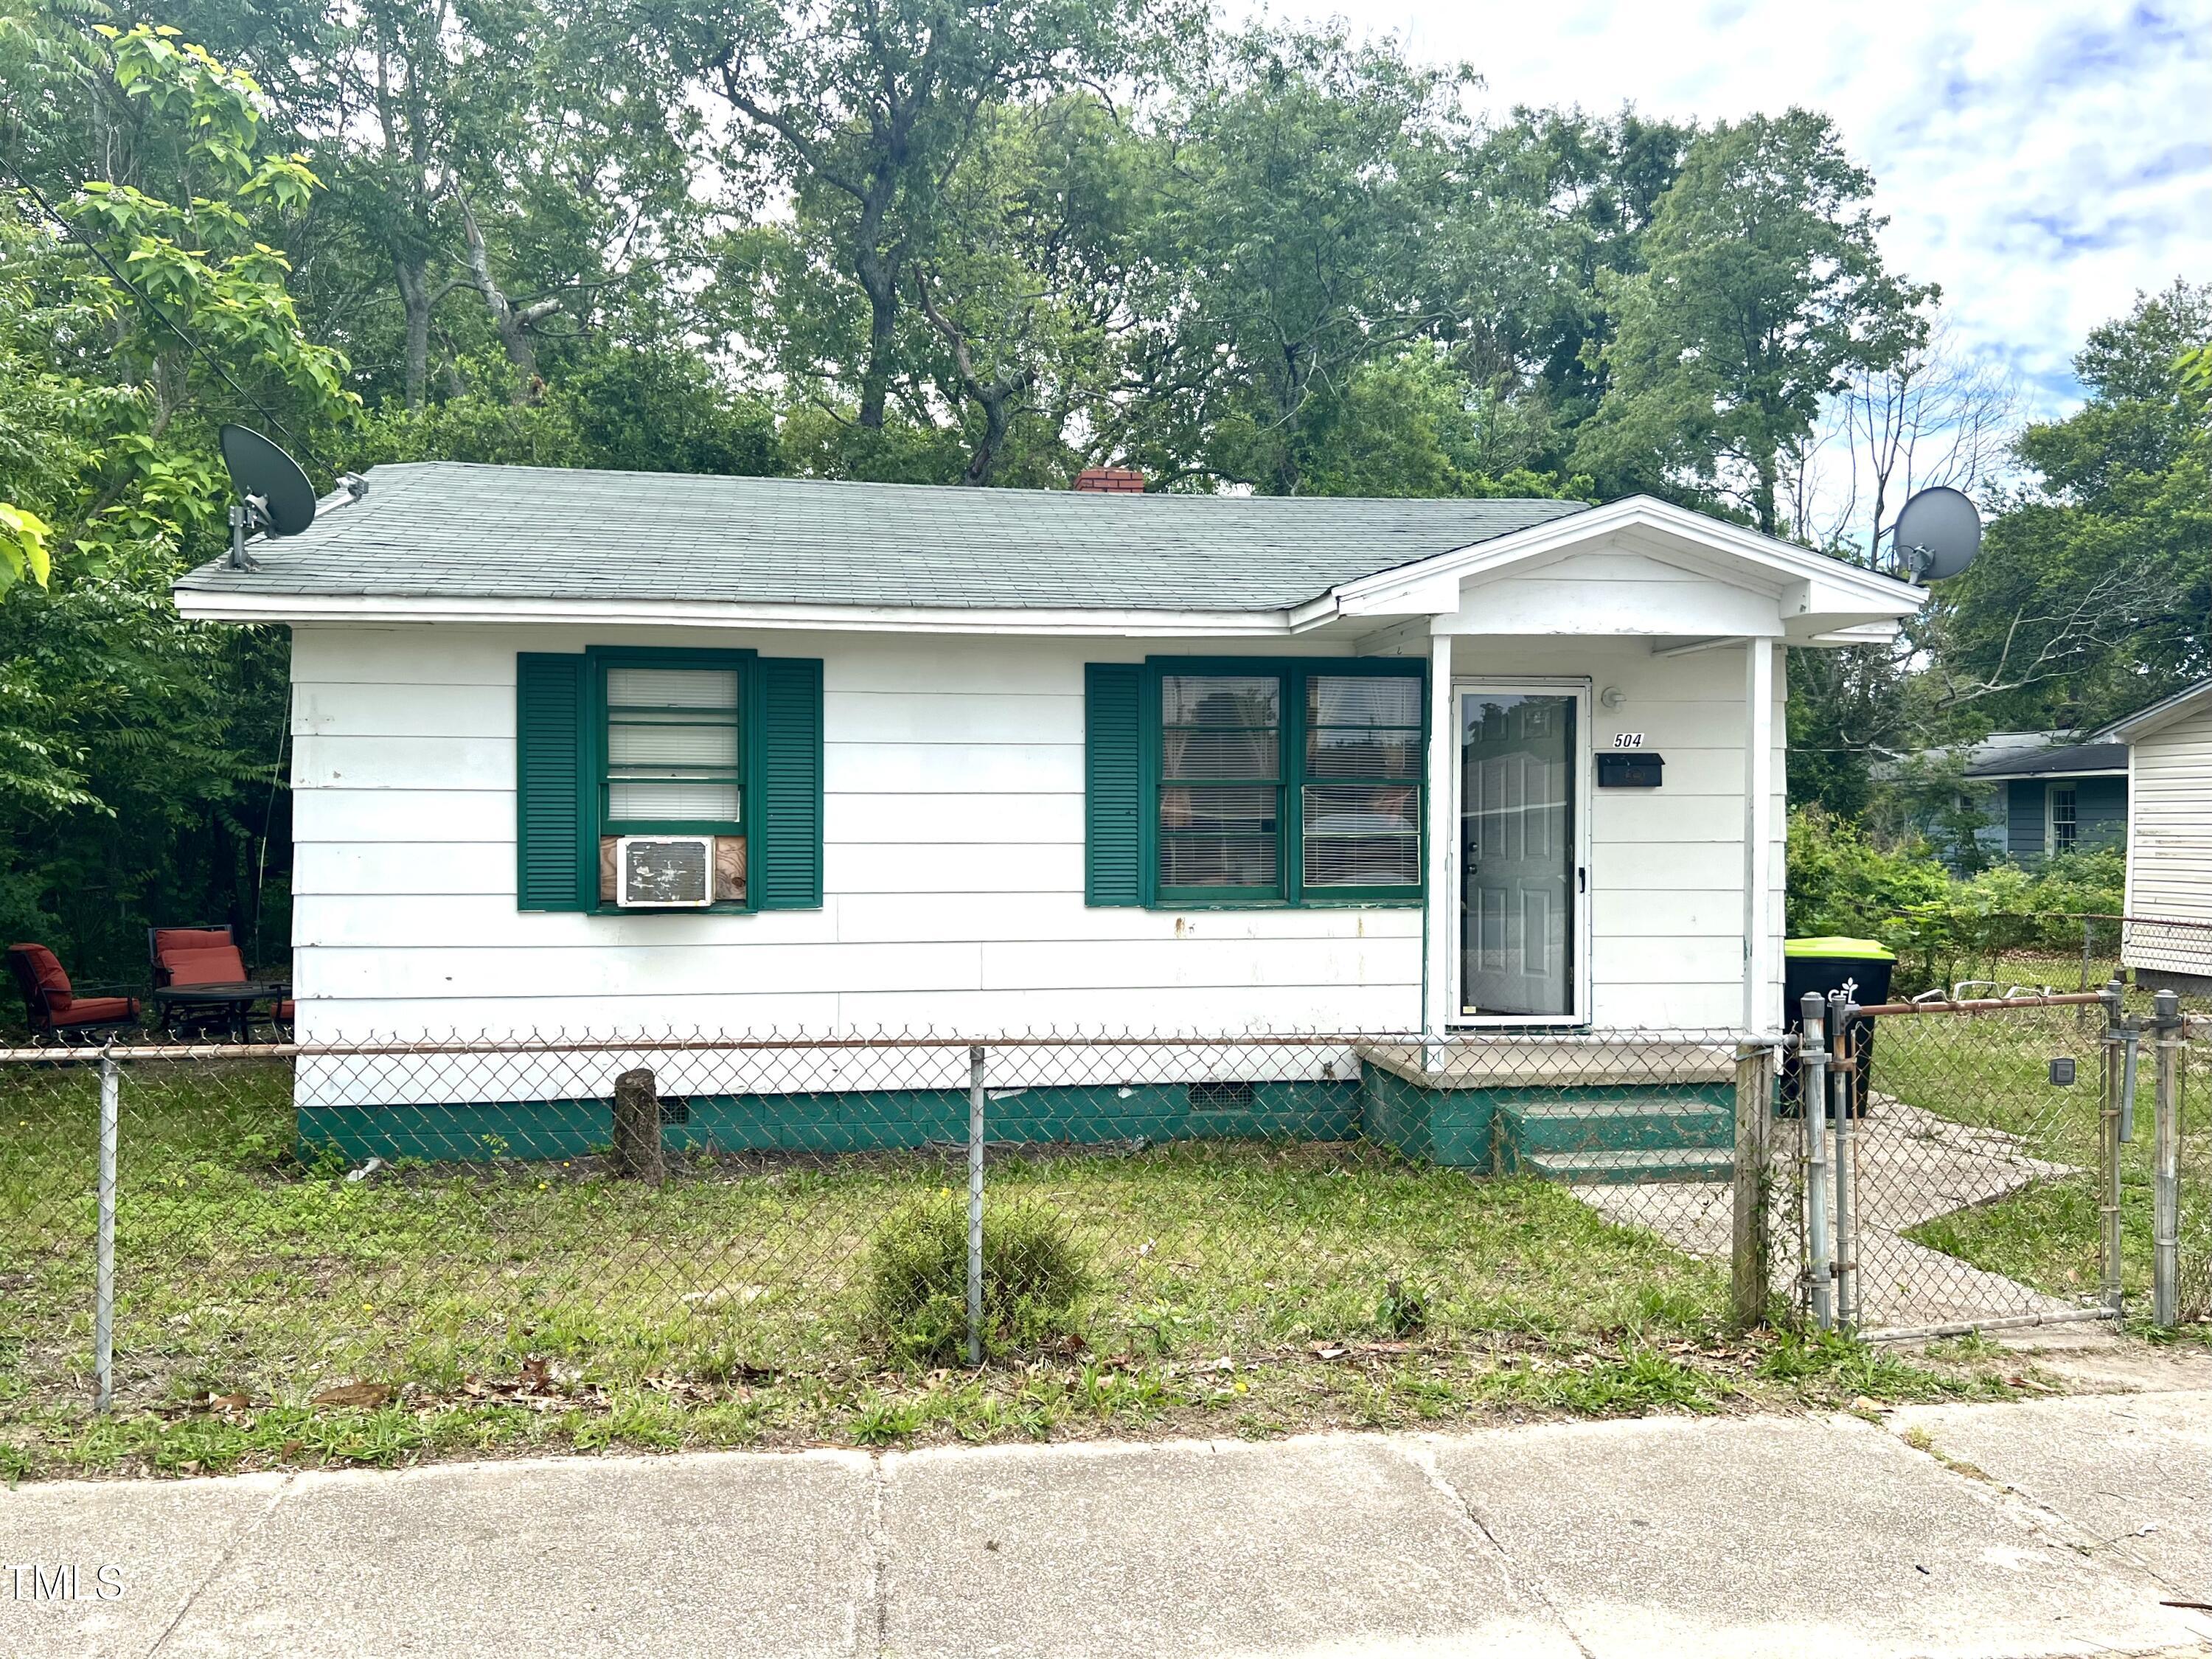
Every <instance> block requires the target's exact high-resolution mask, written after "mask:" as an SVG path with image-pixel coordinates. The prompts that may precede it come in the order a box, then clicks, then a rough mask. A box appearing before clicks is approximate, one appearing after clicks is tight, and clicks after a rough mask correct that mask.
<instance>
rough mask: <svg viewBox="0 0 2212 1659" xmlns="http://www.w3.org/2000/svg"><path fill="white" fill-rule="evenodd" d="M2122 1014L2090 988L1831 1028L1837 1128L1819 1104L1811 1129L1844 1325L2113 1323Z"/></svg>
mask: <svg viewBox="0 0 2212 1659" xmlns="http://www.w3.org/2000/svg"><path fill="white" fill-rule="evenodd" d="M2106 1018H2107V1013H2106V1006H2105V1005H2104V1004H2103V1003H2102V1002H2101V1001H2100V999H2099V998H2098V997H2097V996H2096V995H2095V994H2087V995H2083V994H2078V993H2077V994H2056V995H2050V996H2043V995H2030V996H2020V995H2015V996H2014V997H2013V998H2011V999H2010V1000H1980V1001H1966V1002H1923V1003H1918V1004H1902V1005H1899V1004H1892V1005H1887V1006H1885V1008H1884V1009H1882V1010H1880V1011H1876V1012H1864V1011H1857V1014H1856V1017H1855V1018H1833V1019H1832V1020H1831V1021H1830V1023H1829V1030H1832V1031H1837V1032H1839V1033H1840V1036H1838V1037H1836V1038H1835V1039H1834V1042H1833V1046H1832V1051H1831V1054H1830V1057H1829V1060H1828V1068H1829V1070H1830V1072H1831V1073H1832V1076H1833V1079H1834V1083H1833V1085H1832V1089H1831V1093H1832V1103H1831V1108H1830V1110H1829V1112H1828V1114H1827V1115H1826V1118H1827V1121H1826V1130H1825V1133H1823V1131H1822V1129H1821V1127H1820V1122H1819V1121H1818V1119H1819V1117H1820V1114H1818V1113H1817V1112H1816V1113H1815V1114H1814V1116H1813V1117H1810V1118H1802V1119H1801V1120H1800V1126H1801V1131H1802V1134H1803V1136H1804V1137H1805V1139H1807V1140H1808V1142H1810V1141H1812V1140H1815V1139H1824V1140H1825V1142H1826V1146H1824V1147H1823V1148H1822V1149H1821V1152H1820V1156H1819V1158H1818V1160H1817V1163H1816V1162H1815V1161H1814V1159H1813V1158H1811V1157H1810V1156H1809V1155H1808V1159H1807V1167H1808V1171H1812V1172H1814V1173H1815V1174H1816V1175H1817V1177H1818V1178H1819V1179H1820V1180H1821V1181H1823V1182H1826V1183H1827V1186H1828V1188H1829V1191H1830V1193H1831V1194H1832V1198H1831V1200H1830V1202H1829V1204H1828V1206H1827V1208H1828V1212H1829V1218H1830V1223H1831V1225H1832V1233H1833V1240H1834V1243H1833V1245H1832V1250H1831V1253H1830V1254H1831V1255H1832V1261H1833V1265H1834V1270H1835V1271H1834V1279H1835V1284H1834V1288H1835V1291H1836V1306H1835V1309H1834V1318H1835V1320H1836V1322H1838V1323H1842V1324H1844V1325H1847V1326H1849V1327H1850V1328H1856V1329H1858V1330H1861V1331H1863V1332H1867V1333H1870V1334H1871V1333H1881V1332H1888V1333H1895V1334H1904V1333H1934V1332H1941V1331H1945V1330H1949V1329H1954V1328H1968V1327H1978V1328H1992V1327H1997V1328H2002V1327H2004V1326H2014V1325H2018V1326H2025V1325H2032V1324H2037V1323H2045V1322H2064V1321H2068V1320H2072V1319H2079V1318H2085V1317H2105V1316H2108V1315H2109V1312H2110V1308H2111V1304H2110V1301H2109V1298H2108V1296H2107V1286H2106V1269H2105V1254H2104V1252H2105V1240H2106V1233H2105V1216H2106V1201H2107V1197H2108V1190H2109V1185H2110V1182H2109V1169H2110V1164H2111V1158H2110V1152H2109V1148H2108V1146H2107V1144H2106V1143H2107V1133H2108V1128H2109V1126H2108V1123H2107V1105H2108V1098H2109V1097H2108V1091H2107V1090H2106V1087H2105V1086H2104V1079H2105V1076H2106V1070H2105V1068H2106V1052H2107V1046H2106V1040H2105V1033H2106ZM1787 1092H1788V1091H1787V1089H1786V1086H1785V1094H1786V1093H1787ZM1814 1098H1815V1099H1816V1100H1817V1098H1818V1097H1817V1094H1816V1095H1815V1097H1814ZM2145 1121H2146V1124H2148V1115H2146V1120H2145ZM1808 1178H1812V1176H1810V1175H1808ZM1813 1254H1817V1252H1816V1251H1815V1252H1813Z"/></svg>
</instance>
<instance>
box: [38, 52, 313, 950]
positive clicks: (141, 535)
mask: <svg viewBox="0 0 2212 1659" xmlns="http://www.w3.org/2000/svg"><path fill="white" fill-rule="evenodd" d="M0 70H4V73H5V74H6V76H7V78H8V86H9V92H10V94H11V95H10V97H9V100H8V106H9V112H10V115H11V118H13V119H16V120H20V121H21V122H22V124H23V125H21V127H19V128H17V130H16V131H15V132H14V133H11V134H10V135H9V145H8V151H9V155H10V156H11V158H12V157H15V156H18V155H21V156H26V157H30V156H35V157H36V158H37V162H36V167H37V171H38V173H39V174H40V180H39V182H38V184H37V186H36V187H37V190H38V193H39V195H40V196H41V197H46V201H47V202H48V203H50V204H52V208H53V209H54V210H55V214H58V216H59V222H57V218H56V216H55V214H50V213H49V212H48V211H47V210H46V208H45V207H43V206H41V205H40V203H39V201H38V200H36V199H35V198H33V197H32V196H31V194H30V193H29V192H28V191H25V192H22V193H19V194H15V195H14V196H11V197H10V198H9V201H8V203H7V204H6V212H5V217H4V219H0V272H4V276H0V501H8V502H10V503H13V504H14V506H15V510H16V512H17V513H23V512H26V511H27V512H28V513H32V514H34V515H35V516H36V517H37V518H38V520H40V521H41V522H42V523H43V524H45V525H46V526H50V527H51V528H50V531H49V533H48V538H47V540H48V544H49V546H50V548H51V549H52V550H53V552H54V554H55V558H54V562H53V566H52V569H51V571H50V572H41V571H40V570H38V569H37V568H33V566H32V565H31V564H30V562H29V561H27V560H26V561H25V574H28V575H30V576H31V577H33V580H21V581H17V582H15V583H14V584H13V585H12V586H10V585H9V584H8V583H7V582H6V581H5V580H4V575H5V574H6V571H5V568H4V566H0V589H4V590H5V591H0V847H4V848H6V849H7V856H6V858H5V859H4V860H0V926H4V927H6V928H7V929H8V931H9V933H12V934H15V936H18V937H45V938H47V939H52V940H53V941H54V942H56V943H57V944H58V945H62V946H63V947H64V949H66V950H69V951H71V952H72V954H73V955H74V956H75V958H76V961H77V962H78V963H82V964H84V965H86V966H88V967H105V968H107V969H113V968H116V967H118V966H120V965H122V964H123V963H125V962H127V961H128V960H129V957H130V953H131V929H132V925H133V924H134V922H138V923H143V919H144V917H145V916H146V915H147V914H148V912H149V908H154V907H160V908H163V909H166V910H167V911H168V912H169V913H170V914H190V915H210V914H215V915H221V914H223V913H225V912H228V913H229V914H231V915H233V916H234V918H235V919H237V920H239V921H243V922H247V923H251V922H252V921H254V920H255V919H257V918H258V911H259V895H260V892H261V888H262V884H261V882H260V880H259V872H258V869H257V868H256V865H255V861H254V859H253V856H252V853H253V848H254V847H255V845H256V843H257V842H261V841H264V840H265V839H266V838H267V837H268V836H270V834H271V832H272V830H273V831H274V832H275V833H276V834H277V835H280V836H281V834H282V830H283V823H282V819H281V816H280V814H279V808H278V806H277V805H276V795H275V793H274V791H275V779H274V777H273V775H272V763H274V762H275V760H276V753H277V747H278V744H280V743H281V741H282V733H283V710H284V702H283V680H284V676H283V664H282V656H281V653H282V649H283V640H282V636H281V635H275V636H271V635H266V634H264V633H263V632H261V631H260V630H235V629H213V628H209V627H205V626H197V625H193V624H189V623H184V622H181V621H180V620H179V618H178V617H177V615H176V612H175V610H174V608H173V606H172V605H171V604H170V602H169V598H168V585H169V582H170V580H172V578H173V577H174V575H175V574H177V572H178V570H179V568H180V567H181V565H182V564H183V563H184V562H186V561H188V560H191V559H193V558H197V557H204V556H207V555H209V554H210V553H212V552H213V551H214V550H216V548H217V547H219V546H220V544H221V538H222V524H223V510H222V508H223V501H224V499H225V497H226V496H227V495H228V484H227V483H226V482H225V481H224V478H223V474H222V465H221V463H220V461H219V460H218V459H216V450H215V441H214V440H215V428H216V426H217V425H218V423H220V422H222V421H225V420H228V419H234V418H246V419H252V420H255V421H257V422H267V421H268V420H269V419H270V417H274V419H275V420H276V421H279V422H283V428H284V430H285V431H286V432H287V433H290V434H296V435H300V437H301V441H302V442H303V443H306V444H314V445H319V446H320V447H328V441H329V440H330V439H331V437H332V436H334V435H336V434H337V430H338V428H340V427H341V425H342V424H343V422H347V421H349V419H350V417H351V413H352V407H353V399H352V398H351V395H350V394H349V393H348V392H345V391H344V390H343V376H344V374H345V368H346V365H345V362H344V360H343V358H342V357H340V356H338V355H337V353H335V352H333V351H331V350H330V349H327V348H325V347H324V346H321V345H319V344H318V343H314V342H313V341H310V340H309V339H307V337H306V335H305V331H304V330H303V328H302V326H301V321H300V319H299V317H298V314H297V313H296V311H295V307H293V304H292V301H291V297H290V295H289V292H288V291H287V280H288V277H289V270H288V269H287V264H286V261H285V260H284V258H283V256H282V255H281V254H279V253H277V252H275V251H274V248H275V245H276V244H277V243H279V242H281V241H282V240H283V239H284V234H285V232H286V229H287V228H288V227H289V226H291V225H293V224H295V223H296V222H297V221H298V220H299V219H300V217H301V216H302V215H303V214H304V212H305V211H306V210H307V204H308V202H309V200H310V198H311V196H312V193H313V191H314V190H315V187H316V186H315V180H314V179H313V175H312V173H310V172H309V171H308V170H307V168H306V167H304V166H302V165H301V163H300V162H299V161H296V160H295V159H294V158H293V157H292V156H291V155H289V154H287V153H285V152H284V151H283V150H282V149H278V148H276V147H275V146H273V145H271V144H270V142H269V135H268V133H267V131H266V128H265V125H264V120H263V116H262V109H261V102H260V99H259V96H258V90H257V88H255V87H254V85H253V83H252V82H251V81H250V80H248V79H247V78H246V77H245V76H242V75H240V74H238V73H236V72H234V71H233V70H229V69H228V68H227V67H225V66H224V65H222V64H220V63H219V62H217V61H216V60H215V59H214V58H212V57H211V56H210V55H209V54H208V53H206V52H204V51H202V50H201V49H199V48H198V47H197V46H191V45H188V44H186V43H185V42H184V41H182V40H179V38H178V37H177V36H176V34H175V33H174V32H173V31H171V30H162V29H151V28H144V27H142V28H138V29H134V30H132V31H131V32H130V33H124V34H118V33H115V32H113V31H102V32H101V33H100V34H99V35H95V36H83V35H73V34H70V33H66V32H65V30H64V27H58V26H54V25H52V24H49V25H47V26H46V27H44V28H43V29H40V28H38V27H36V26H33V30H32V32H30V33H25V32H24V31H22V30H21V29H18V28H7V27H0ZM19 137H20V139H21V143H18V142H17V139H18V138H19ZM72 175H73V176H72ZM64 183H66V185H67V188H66V189H63V188H61V185H63V184H64ZM50 189H51V190H52V191H54V192H55V193H53V194H49V193H48V192H49V190H50ZM64 224H65V225H66V227H67V228H66V230H64V228H63V226H64ZM41 576H43V580H40V577H41ZM281 865H282V853H281V844H280V854H279V866H280V869H281ZM279 885H280V886H281V880H280V882H279ZM137 937H138V938H139V939H142V940H143V933H140V934H138V936H137Z"/></svg>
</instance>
